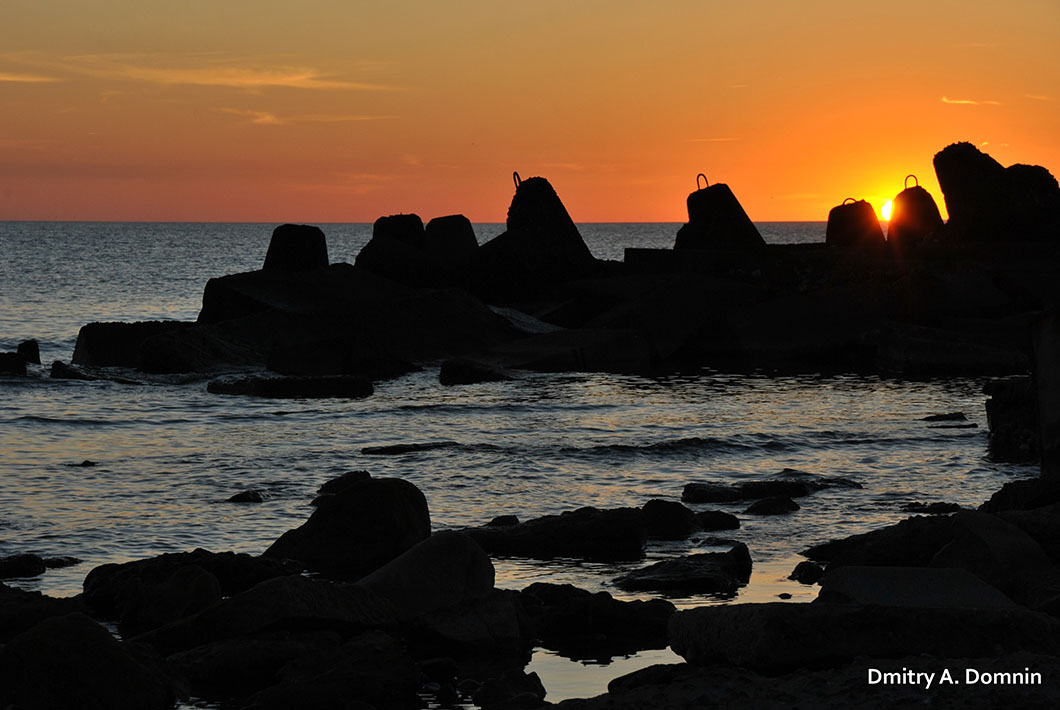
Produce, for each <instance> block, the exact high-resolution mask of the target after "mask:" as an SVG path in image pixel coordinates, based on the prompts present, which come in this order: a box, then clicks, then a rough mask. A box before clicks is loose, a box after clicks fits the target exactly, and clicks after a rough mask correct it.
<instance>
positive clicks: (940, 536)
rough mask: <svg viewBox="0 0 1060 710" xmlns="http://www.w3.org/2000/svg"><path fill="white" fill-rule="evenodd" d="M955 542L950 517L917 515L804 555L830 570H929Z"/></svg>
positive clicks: (829, 543) (810, 549) (827, 543)
mask: <svg viewBox="0 0 1060 710" xmlns="http://www.w3.org/2000/svg"><path fill="white" fill-rule="evenodd" d="M952 539H953V520H952V518H951V517H949V516H930V517H924V516H914V517H912V518H906V519H905V520H903V521H901V522H899V523H896V524H894V525H888V526H887V527H885V528H880V529H879V530H872V531H870V532H867V533H861V534H858V535H851V536H850V537H846V538H843V539H841V540H833V541H832V542H826V543H823V544H821V545H815V546H813V547H811V548H809V549H808V550H804V551H803V552H802V554H803V555H805V556H806V557H809V558H810V559H811V560H814V561H816V562H827V563H828V568H829V569H832V568H833V567H841V566H843V565H882V566H890V567H926V566H927V565H928V564H929V563H930V562H931V559H932V558H933V557H934V556H935V555H936V554H937V553H938V551H939V550H941V549H942V547H943V546H944V545H946V544H947V543H948V542H949V541H950V540H952Z"/></svg>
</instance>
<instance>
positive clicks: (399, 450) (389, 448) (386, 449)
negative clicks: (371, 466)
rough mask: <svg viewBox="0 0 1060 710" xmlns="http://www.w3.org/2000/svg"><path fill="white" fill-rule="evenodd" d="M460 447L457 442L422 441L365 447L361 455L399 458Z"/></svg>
mask: <svg viewBox="0 0 1060 710" xmlns="http://www.w3.org/2000/svg"><path fill="white" fill-rule="evenodd" d="M459 446H460V442H458V441H424V442H420V443H415V444H388V445H385V446H365V447H363V448H362V449H361V453H362V454H364V455H365V456H401V455H403V454H418V453H420V452H422V451H435V450H437V449H455V448H458V447H459Z"/></svg>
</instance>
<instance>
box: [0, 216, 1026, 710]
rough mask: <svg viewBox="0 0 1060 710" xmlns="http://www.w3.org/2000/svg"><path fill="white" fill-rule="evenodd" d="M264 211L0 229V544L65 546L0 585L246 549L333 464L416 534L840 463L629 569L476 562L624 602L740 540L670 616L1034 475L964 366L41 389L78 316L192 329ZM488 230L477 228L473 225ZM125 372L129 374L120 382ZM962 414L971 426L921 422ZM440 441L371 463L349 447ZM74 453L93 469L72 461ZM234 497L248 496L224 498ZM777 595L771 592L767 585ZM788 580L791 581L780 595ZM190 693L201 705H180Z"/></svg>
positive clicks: (559, 672)
mask: <svg viewBox="0 0 1060 710" xmlns="http://www.w3.org/2000/svg"><path fill="white" fill-rule="evenodd" d="M274 226H275V225H274V224H230V223H219V224H188V223H176V224H159V223H97V222H93V223H75V222H0V250H2V252H3V259H2V260H0V351H10V350H14V349H15V347H16V346H17V345H18V343H19V342H20V341H22V340H26V339H30V338H35V339H37V340H38V342H39V343H40V350H41V358H42V362H44V363H45V364H44V365H43V366H40V367H33V366H31V368H30V376H29V377H25V378H21V377H19V378H15V377H0V556H2V555H9V554H15V553H24V552H33V553H37V554H40V555H43V556H72V557H76V558H78V559H79V560H81V562H80V563H78V564H75V565H73V566H71V567H66V568H63V569H55V570H49V571H48V572H47V573H45V574H44V575H42V576H40V577H34V578H29V579H20V580H11V581H9V582H8V583H9V584H14V585H17V586H19V587H22V588H25V589H31V590H39V591H41V592H44V593H46V594H50V595H56V596H70V595H74V594H77V593H78V592H79V591H80V589H81V584H82V582H83V580H84V577H85V574H87V572H88V571H89V570H91V569H92V568H93V567H95V566H97V565H100V564H104V563H108V562H123V561H127V560H134V559H140V558H144V557H149V556H153V555H158V554H161V553H165V552H174V551H182V550H191V549H194V548H197V547H202V548H206V549H209V550H213V551H224V550H234V551H238V552H247V553H252V554H257V553H260V552H262V551H263V550H264V549H265V548H266V547H268V545H269V544H270V543H271V542H272V541H273V540H275V539H276V538H277V537H278V536H279V535H280V534H281V533H283V532H284V531H286V530H288V529H289V528H292V527H295V526H297V525H299V524H301V523H302V522H303V521H304V520H305V519H306V518H307V517H308V516H309V515H310V513H311V512H312V510H313V509H312V507H311V506H310V504H309V503H310V501H311V500H312V498H313V497H314V494H315V492H316V490H317V488H318V487H319V486H320V485H321V484H322V483H324V482H325V481H327V480H328V479H330V478H333V477H335V476H338V475H340V474H342V473H344V472H346V471H350V470H359V469H363V470H367V471H369V472H370V473H371V474H372V475H373V476H396V477H401V478H405V479H407V480H409V481H411V482H413V483H414V484H416V485H417V486H418V487H419V488H420V489H421V490H423V492H424V494H425V495H426V497H427V501H428V504H429V506H430V513H431V519H432V524H433V526H434V528H435V529H438V530H440V529H450V528H461V527H466V526H475V525H482V524H485V523H486V522H488V521H489V520H491V519H492V518H493V517H495V516H498V515H504V514H515V515H517V516H519V518H520V519H522V520H526V519H529V518H533V517H537V516H541V515H547V514H554V513H560V512H562V511H565V510H572V509H575V508H578V507H582V506H596V507H599V508H611V507H619V506H640V505H643V504H644V503H645V502H646V501H648V500H650V499H652V498H660V499H664V500H679V499H680V496H681V490H682V488H683V486H684V485H685V484H686V483H690V482H694V481H720V482H735V481H749V480H757V479H762V478H768V477H771V476H775V475H777V474H778V473H780V472H782V471H784V470H785V469H795V470H798V471H803V472H806V473H809V474H813V475H820V476H825V477H832V476H842V477H845V478H850V479H854V480H856V481H857V482H858V483H860V484H861V485H862V488H860V489H852V488H835V489H829V490H824V491H820V492H818V493H815V494H813V495H811V496H808V497H806V498H801V499H799V501H798V503H799V505H800V509H799V510H798V511H796V512H794V513H791V514H788V515H780V516H768V517H756V516H750V515H745V514H743V510H744V508H745V507H746V503H739V504H721V505H711V506H692V507H694V508H696V509H705V508H707V507H709V508H712V509H721V510H725V511H727V512H731V513H734V514H736V515H738V516H739V517H740V520H741V528H740V529H739V530H732V531H724V532H722V533H704V534H698V535H696V536H694V537H693V538H691V539H690V540H687V541H683V542H667V543H654V542H653V543H649V545H648V548H647V559H646V560H645V561H644V562H639V563H622V564H600V563H588V562H582V561H578V560H555V561H550V562H540V561H531V560H517V559H499V560H496V561H495V566H496V572H497V585H498V586H500V587H505V588H511V589H521V588H523V587H525V586H527V585H529V584H531V583H532V582H537V581H548V582H557V583H571V584H575V585H577V586H579V587H583V588H587V589H590V590H594V591H599V590H606V591H608V592H610V593H611V594H613V595H614V596H616V597H618V598H621V599H634V598H646V597H647V596H650V595H644V594H639V595H638V594H626V593H623V592H622V591H620V590H618V589H616V588H615V587H614V586H613V584H612V580H613V579H614V578H615V577H617V576H619V575H620V574H623V573H625V572H627V571H629V570H631V569H635V568H638V567H640V566H643V565H644V564H647V563H651V562H655V561H658V560H661V559H665V558H668V557H673V556H676V555H681V554H689V553H694V552H704V551H718V550H725V549H728V547H729V546H730V545H731V541H732V540H738V541H742V542H745V543H746V544H747V545H748V547H749V548H750V551H751V557H752V559H753V561H754V572H753V574H752V577H751V581H750V583H749V584H748V585H747V586H746V587H744V588H742V589H741V590H740V591H739V592H738V593H737V594H736V595H735V596H731V597H715V596H707V595H696V596H689V597H679V598H672V599H671V601H673V602H674V603H675V604H676V605H677V606H678V607H679V608H688V607H694V606H700V605H706V604H728V603H734V602H766V601H778V600H779V599H781V598H790V599H791V600H793V601H809V600H811V599H813V598H814V597H815V595H816V587H812V586H805V585H801V584H798V583H797V582H794V581H791V580H789V579H787V577H788V575H789V574H790V573H791V571H792V569H793V568H794V567H795V565H796V564H797V563H798V562H800V561H801V560H803V559H804V558H803V557H802V556H801V555H800V554H799V553H800V551H801V550H804V549H806V548H807V547H809V546H811V545H814V544H817V543H821V542H825V541H827V540H831V539H834V538H838V537H844V536H847V535H851V534H855V533H861V532H866V531H868V530H871V529H873V528H877V527H880V526H883V525H887V524H890V523H894V522H897V521H898V520H901V519H902V518H904V517H907V516H908V515H909V514H910V513H908V512H905V511H904V510H903V507H904V506H906V505H908V504H911V503H915V502H922V503H933V502H947V503H956V504H959V505H961V506H966V507H975V506H978V505H979V504H980V503H982V502H983V501H984V500H985V499H986V498H988V497H989V496H990V494H991V493H993V492H994V491H995V490H997V489H998V488H1000V487H1001V485H1002V484H1004V483H1005V482H1007V481H1009V480H1013V479H1015V478H1022V477H1029V476H1033V475H1036V473H1037V471H1036V469H1034V468H1033V467H1028V466H1020V465H1014V464H1002V463H995V462H992V461H991V460H990V459H989V458H988V455H987V433H988V429H987V423H986V416H985V410H984V407H983V403H984V399H985V397H984V395H983V392H982V388H983V383H984V382H983V380H982V379H981V378H968V377H949V378H940V379H927V380H923V379H919V380H907V379H901V378H893V377H881V376H874V375H864V374H854V373H850V374H835V373H828V374H825V373H806V374H801V375H781V374H777V373H773V372H769V371H762V372H752V373H742V374H732V373H726V372H718V371H714V370H711V369H709V368H704V369H702V370H701V371H699V372H683V373H681V374H674V375H664V376H658V377H640V376H634V375H615V374H603V373H557V374H551V373H549V374H543V373H528V374H526V376H525V377H523V378H522V379H519V380H516V381H513V382H499V383H484V384H479V385H471V386H464V387H452V388H449V387H443V386H442V385H440V384H439V382H438V366H437V364H435V365H434V366H428V367H426V368H425V369H424V370H423V371H422V372H417V373H413V374H408V375H405V376H403V377H400V378H398V379H395V380H390V381H386V382H381V383H378V385H377V386H376V390H375V394H374V395H372V396H371V397H369V398H367V399H363V400H355V401H346V400H287V401H279V400H263V399H254V398H247V397H233V396H223V395H213V394H208V393H207V392H206V381H205V380H203V379H201V378H188V377H180V378H177V377H174V378H153V379H150V380H145V381H144V383H143V384H138V385H137V384H118V383H116V382H111V381H96V382H87V381H74V380H52V379H49V377H48V366H49V365H50V363H51V362H52V361H53V360H63V361H69V360H70V357H71V355H72V353H73V349H74V343H75V341H76V339H77V333H78V329H79V328H80V327H81V326H82V325H84V324H86V323H89V322H92V321H137V320H155V319H179V320H194V319H195V317H196V315H197V313H198V310H199V308H200V305H201V297H202V291H203V287H204V286H205V284H206V281H207V280H208V279H209V278H211V277H215V276H221V275H224V274H231V273H237V272H243V271H250V270H254V269H257V268H259V267H260V265H261V263H262V261H263V259H264V256H265V251H266V249H267V247H268V243H269V237H270V235H271V232H272V229H273V227H274ZM319 226H320V227H321V228H322V229H323V230H324V232H325V234H326V235H327V239H328V250H329V256H330V259H331V261H332V262H337V261H347V262H350V263H352V262H353V261H354V259H355V257H356V255H357V252H358V251H359V249H360V248H361V247H362V246H363V245H364V244H365V243H366V242H367V241H368V239H369V238H370V236H371V229H372V226H371V225H370V224H321V225H319ZM679 226H680V225H677V224H669V223H661V224H582V225H579V229H580V231H581V233H582V236H583V238H584V239H585V241H586V243H587V244H588V246H589V248H590V250H591V251H592V252H593V254H595V255H596V256H597V257H600V258H603V259H615V260H619V259H621V258H622V256H623V250H624V249H625V248H626V247H660V248H666V247H671V246H672V245H673V240H674V236H675V234H676V231H677V229H678V227H679ZM758 227H759V230H760V231H761V233H762V235H763V236H764V238H765V239H766V241H767V242H770V243H773V244H796V243H812V242H822V241H824V231H825V225H824V223H823V222H772V223H760V224H758ZM503 229H504V226H503V225H501V224H476V225H475V230H476V234H477V236H478V239H479V241H480V242H485V241H487V240H488V239H490V238H492V237H493V236H496V235H497V234H500V233H501V232H502V231H503ZM133 377H134V378H135V374H133ZM952 412H962V413H964V415H965V416H966V417H967V424H968V425H973V424H974V425H977V427H971V426H965V427H963V428H951V427H946V426H944V424H945V423H943V425H940V424H938V423H932V422H928V421H924V419H923V418H924V417H926V416H928V415H931V414H939V413H952ZM430 442H452V443H451V444H450V445H448V446H445V447H442V448H435V449H430V450H423V451H417V452H412V453H404V454H400V455H391V456H378V455H368V454H366V453H364V449H365V448H366V447H378V446H384V445H389V444H412V443H430ZM85 461H90V462H93V463H94V464H95V465H92V466H81V465H79V464H82V462H85ZM245 490H257V491H260V492H262V493H263V494H264V496H265V501H264V502H262V503H258V504H235V503H228V502H226V501H227V499H228V498H229V497H230V496H232V495H233V494H236V493H239V492H241V491H245ZM780 595H785V596H784V597H781V596H780ZM787 595H790V597H788V596H787ZM678 660H680V659H679V658H677V657H676V656H674V655H673V654H672V653H671V652H670V651H668V650H665V651H649V652H644V653H641V654H636V655H634V656H631V657H629V658H623V659H617V660H615V661H613V662H611V663H610V664H589V663H574V662H572V661H568V660H565V659H562V658H560V657H558V656H555V655H554V654H551V653H550V652H548V651H545V650H538V651H537V652H535V655H534V660H533V662H532V663H531V665H530V667H528V670H533V671H537V672H538V673H539V675H540V676H541V678H542V680H543V682H544V684H545V687H546V690H547V691H548V696H547V697H546V699H548V700H552V701H559V700H563V699H565V698H569V697H587V696H592V695H596V694H598V693H601V692H604V690H605V689H606V684H607V682H608V681H609V680H610V679H611V678H613V677H616V676H618V675H621V674H624V673H626V672H629V671H631V670H634V669H636V668H639V667H643V666H644V665H650V664H651V663H656V662H675V661H678ZM195 706H196V707H209V705H208V704H198V705H195Z"/></svg>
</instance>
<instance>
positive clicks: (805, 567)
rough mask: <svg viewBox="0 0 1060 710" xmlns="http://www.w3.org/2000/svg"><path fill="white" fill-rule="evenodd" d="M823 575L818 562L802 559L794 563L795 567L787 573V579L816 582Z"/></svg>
mask: <svg viewBox="0 0 1060 710" xmlns="http://www.w3.org/2000/svg"><path fill="white" fill-rule="evenodd" d="M823 576H824V569H822V568H821V566H820V565H819V564H816V563H815V562H811V561H809V560H803V561H802V562H800V563H799V564H797V565H795V569H794V570H792V572H791V574H790V575H788V579H793V580H795V581H796V582H798V583H799V584H817V582H819V581H820V580H821V577H823Z"/></svg>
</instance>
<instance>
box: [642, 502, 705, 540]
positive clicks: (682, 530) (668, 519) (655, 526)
mask: <svg viewBox="0 0 1060 710" xmlns="http://www.w3.org/2000/svg"><path fill="white" fill-rule="evenodd" d="M641 510H643V511H644V523H645V526H646V528H647V532H648V539H649V540H684V539H685V538H687V537H688V536H689V535H691V534H692V533H694V532H699V530H700V529H701V528H700V525H699V520H698V519H697V518H696V514H695V513H693V512H692V511H691V510H689V509H688V508H686V507H685V506H683V505H681V504H680V503H678V502H677V501H675V500H659V499H653V500H649V501H648V502H647V503H645V504H644V505H643V506H642V507H641Z"/></svg>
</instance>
